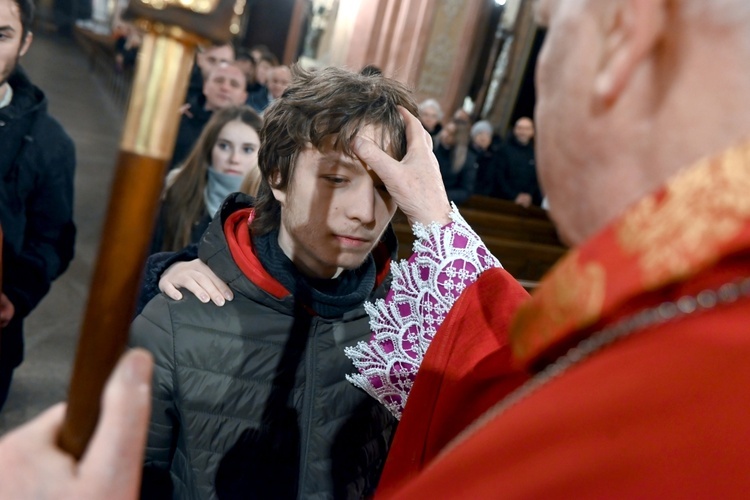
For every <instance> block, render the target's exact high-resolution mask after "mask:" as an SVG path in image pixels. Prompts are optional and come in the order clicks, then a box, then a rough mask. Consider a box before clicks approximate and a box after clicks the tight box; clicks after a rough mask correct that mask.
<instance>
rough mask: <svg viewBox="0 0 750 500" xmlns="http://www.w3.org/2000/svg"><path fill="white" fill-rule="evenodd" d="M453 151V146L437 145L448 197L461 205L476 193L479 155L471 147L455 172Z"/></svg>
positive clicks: (436, 155) (437, 153)
mask: <svg viewBox="0 0 750 500" xmlns="http://www.w3.org/2000/svg"><path fill="white" fill-rule="evenodd" d="M452 152H453V148H451V149H448V148H446V147H445V146H443V145H442V144H440V143H438V144H437V145H436V146H435V157H436V158H437V161H438V164H439V165H440V175H441V176H442V178H443V184H444V185H445V190H446V192H447V193H448V199H450V200H451V201H452V202H454V203H455V204H456V205H460V204H461V203H463V202H465V201H466V200H467V199H468V198H469V196H471V195H472V194H474V186H475V184H476V179H477V155H476V153H475V152H474V151H473V149H472V148H471V147H469V148H468V151H467V152H466V160H465V161H464V164H463V166H462V167H461V170H459V171H458V172H454V171H453V168H452V164H453V163H452V162H453V159H452V154H451V153H452Z"/></svg>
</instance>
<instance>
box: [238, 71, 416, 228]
mask: <svg viewBox="0 0 750 500" xmlns="http://www.w3.org/2000/svg"><path fill="white" fill-rule="evenodd" d="M398 106H403V107H404V108H406V109H407V110H408V111H409V112H410V113H413V114H414V115H417V114H418V111H417V104H416V102H415V101H414V98H413V97H412V94H411V91H410V90H409V89H408V88H407V87H406V86H405V85H404V84H402V83H400V82H398V81H396V80H391V79H389V78H384V77H382V76H379V75H372V76H367V75H362V74H360V73H352V72H350V71H346V70H343V69H340V68H333V67H331V68H325V69H320V70H317V71H307V70H304V69H302V68H301V67H299V66H294V67H293V68H292V84H291V85H290V86H289V88H288V89H287V90H286V91H285V92H284V94H283V95H282V96H281V98H279V99H277V100H276V101H274V102H273V103H272V104H271V106H269V107H268V109H266V112H265V115H264V124H263V128H262V130H261V132H260V144H261V146H260V150H259V152H258V164H259V167H260V171H261V175H262V179H261V185H260V189H259V190H258V196H257V199H256V205H255V217H254V219H253V222H252V225H251V228H252V230H253V233H254V234H256V235H261V234H266V233H268V232H270V231H273V230H275V229H277V228H278V227H279V224H280V220H281V206H280V205H279V202H278V201H276V198H274V196H273V192H272V191H271V188H272V187H273V188H275V189H280V190H286V189H288V188H289V186H290V181H291V179H292V176H293V175H294V169H295V166H296V163H297V159H298V158H299V155H300V153H301V152H302V151H303V150H304V149H305V148H307V147H309V146H312V147H314V148H316V149H319V150H320V149H323V148H324V147H325V146H327V145H329V144H333V147H334V148H335V149H337V150H339V151H342V152H343V153H344V154H346V155H349V156H355V155H354V152H353V151H352V149H351V142H352V140H353V139H354V137H355V136H356V135H357V134H358V133H359V132H360V131H361V130H362V129H363V128H364V127H366V126H368V125H372V126H374V127H376V128H377V129H379V130H380V132H381V134H382V138H381V141H380V142H381V144H385V143H389V144H390V147H389V150H390V151H389V154H391V155H392V156H393V157H394V158H395V159H396V160H401V159H402V158H403V157H404V155H405V154H406V130H405V125H404V122H403V119H402V118H401V115H400V114H399V112H398ZM386 138H387V139H388V140H385V139H386ZM331 139H333V140H331Z"/></svg>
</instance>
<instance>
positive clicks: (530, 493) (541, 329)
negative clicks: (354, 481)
mask: <svg viewBox="0 0 750 500" xmlns="http://www.w3.org/2000/svg"><path fill="white" fill-rule="evenodd" d="M748 193H750V144H746V145H743V146H741V147H738V148H735V149H732V150H730V151H728V152H726V153H724V154H722V155H720V156H718V157H716V158H712V159H709V160H704V161H701V162H700V163H699V164H697V165H695V166H693V167H691V168H689V169H686V170H685V171H683V172H682V173H680V174H679V175H678V176H676V177H675V178H674V179H672V180H671V181H670V182H669V183H668V184H667V185H666V186H665V187H664V188H663V189H661V190H660V191H659V192H657V193H655V194H653V195H650V196H648V197H646V198H644V199H642V200H641V201H639V202H638V203H637V204H636V205H634V206H633V207H631V208H630V209H629V210H628V211H626V213H624V214H623V215H622V216H621V217H619V218H618V219H617V220H616V221H614V222H613V223H612V224H610V225H609V226H608V227H607V228H605V229H604V230H603V231H601V232H600V233H598V234H597V235H596V236H594V237H593V238H592V239H590V240H589V241H588V242H586V243H585V244H583V245H582V246H580V247H579V248H578V249H576V250H574V251H571V252H570V253H569V254H568V255H567V256H566V257H565V258H564V259H563V260H562V261H561V262H560V263H559V264H558V265H557V266H556V267H555V269H554V270H553V271H552V272H551V273H550V274H549V275H548V276H547V277H546V278H545V279H544V281H543V283H542V284H541V286H540V288H539V289H538V290H537V291H536V292H535V294H534V296H533V297H532V298H531V299H530V300H529V301H527V302H525V303H524V304H523V305H521V306H520V310H519V311H518V312H517V314H516V315H515V319H514V321H513V324H512V327H511V329H510V334H509V338H510V346H511V348H512V351H513V358H514V360H515V361H511V359H510V357H504V356H503V353H504V352H505V349H503V348H502V347H501V346H500V344H501V343H502V341H503V339H504V333H503V332H502V331H499V330H498V329H497V328H495V327H493V325H496V326H497V325H499V326H500V328H502V325H503V324H504V323H505V317H504V315H505V314H506V313H507V312H508V311H506V310H502V311H500V312H499V313H497V314H496V313H495V312H494V309H493V308H495V307H497V306H498V304H506V306H503V307H504V308H507V302H504V301H503V300H501V297H499V296H498V295H497V294H498V293H506V292H503V291H502V289H503V287H504V286H505V281H506V275H504V274H503V271H497V270H494V271H488V272H485V273H484V274H482V275H481V277H480V278H479V280H478V281H477V282H476V283H475V284H473V285H471V286H470V287H469V288H468V289H467V290H466V291H465V292H464V295H462V297H461V298H460V299H459V301H458V302H457V303H456V308H454V310H452V311H451V313H450V314H449V316H448V317H447V318H446V321H445V323H444V324H443V325H442V326H441V327H440V329H439V330H438V333H437V335H436V336H435V339H434V341H433V343H432V345H431V346H430V349H429V350H428V351H427V354H426V355H425V359H424V361H423V365H422V367H423V368H427V371H425V372H424V373H425V377H424V378H423V377H422V374H423V371H422V368H420V372H419V374H418V376H417V378H416V381H415V384H414V387H413V389H412V391H411V393H410V395H409V400H408V403H407V405H406V408H405V410H404V417H403V420H402V425H401V426H400V427H399V429H398V433H397V435H396V439H395V442H394V446H393V448H392V451H391V453H392V454H391V455H389V462H388V464H387V465H386V472H385V473H384V477H383V482H382V483H381V486H382V489H381V490H379V492H378V497H379V498H550V497H560V498H612V497H628V498H632V497H644V496H645V497H660V498H680V497H691V498H696V497H697V498H705V497H714V498H727V497H745V496H747V495H748V493H747V491H750V473H748V470H747V465H746V464H747V463H750V422H748V414H750V393H749V391H748V388H749V387H750V281H743V280H747V278H750V195H748ZM738 284H742V286H739V285H738ZM702 292H703V293H702ZM683 297H688V299H683V301H682V302H680V299H681V298H683ZM691 297H692V299H690V298H691ZM717 298H718V299H717ZM521 300H522V299H520V298H519V302H520V301H521ZM691 300H692V304H693V305H694V304H696V303H697V304H699V306H698V307H690V304H691V302H690V301H691ZM660 305H662V307H663V309H664V311H669V310H672V311H673V310H674V309H675V308H676V307H677V306H678V305H679V306H680V309H682V310H684V311H685V312H683V313H680V314H678V315H677V316H676V317H675V318H674V319H666V318H667V317H666V316H665V317H664V318H661V317H660V314H655V316H654V317H655V318H656V319H654V321H653V323H651V324H650V326H646V327H643V326H642V324H641V326H640V327H639V326H637V325H636V326H631V327H623V331H626V332H627V333H626V334H625V335H624V336H623V337H622V338H621V339H619V340H616V341H615V342H614V343H612V344H610V345H604V346H603V347H601V348H600V349H597V350H596V351H595V352H593V354H591V356H589V357H586V358H585V359H582V360H580V361H577V362H571V363H570V364H569V366H566V367H564V368H563V369H562V373H561V374H560V375H558V376H555V377H550V378H549V379H546V378H545V380H547V381H546V382H543V383H541V384H540V385H539V387H538V388H537V389H536V390H534V391H531V392H530V393H529V394H528V395H526V396H525V397H523V398H521V399H520V400H519V401H518V402H516V403H515V404H512V405H510V406H508V407H502V406H497V407H495V408H490V409H489V410H488V411H487V412H486V413H485V414H484V415H483V416H482V419H481V422H480V423H478V424H477V425H473V426H469V428H468V429H466V430H465V431H464V432H463V433H462V434H461V435H460V436H459V437H458V438H456V439H455V440H453V441H452V442H451V443H450V444H449V445H448V446H447V447H444V448H443V445H444V441H445V438H446V437H448V438H450V437H452V436H453V435H455V434H456V433H457V431H458V428H463V427H465V423H466V422H469V421H471V420H473V419H475V418H476V417H478V416H479V414H480V413H481V412H482V411H483V410H484V408H485V407H487V406H489V405H491V402H489V401H488V400H487V399H488V398H493V397H494V398H495V401H500V400H502V399H503V396H504V395H505V394H507V393H508V391H509V390H510V389H512V387H511V386H514V385H518V377H519V373H518V372H517V371H514V368H513V367H514V366H516V365H514V363H518V364H520V365H522V366H524V367H525V368H526V369H527V370H528V371H529V373H538V372H539V371H540V370H543V369H544V368H545V367H547V366H549V365H550V364H551V363H554V362H555V361H556V360H559V358H560V357H561V356H563V355H565V353H566V352H567V351H568V350H569V349H570V348H572V347H575V346H576V345H578V344H579V342H580V341H581V340H583V339H587V338H590V339H599V338H601V336H600V335H599V333H600V332H601V331H602V330H605V329H608V328H612V327H613V325H616V324H618V322H620V321H621V320H624V319H628V318H633V317H634V316H635V315H638V314H639V313H643V311H656V312H658V311H660V310H659V309H658V308H659V306H660ZM692 309H694V310H695V311H694V312H693V310H692ZM643 324H645V323H643ZM482 350H486V352H489V353H490V356H488V357H487V359H486V363H485V360H484V359H483V358H482ZM433 358H434V359H433ZM449 363H450V364H449ZM462 364H464V366H466V367H470V368H471V369H472V370H476V374H474V373H472V375H471V376H466V372H465V370H463V367H462ZM433 368H434V369H435V370H438V371H437V372H436V373H433V372H432V370H433ZM440 369H443V370H447V371H448V373H457V374H459V375H461V374H463V375H462V378H461V379H460V380H457V381H454V380H445V379H444V377H441V375H440V372H439V370H440ZM441 391H447V396H444V395H442V394H441ZM462 394H463V399H462V397H461V395H462ZM475 394H476V395H477V399H476V402H477V404H472V403H474V401H475V400H474V399H473V398H472V395H475ZM512 398H513V396H511V399H512ZM425 401H426V402H427V403H428V404H424V402H425ZM488 403H489V405H488ZM407 418H408V419H409V420H407ZM420 422H421V423H422V425H424V426H426V429H422V430H421V431H420V430H418V429H417V427H418V424H419V423H420ZM404 423H406V424H407V425H403V424H404ZM420 432H421V434H420ZM404 433H407V434H411V435H407V436H402V434H404ZM420 440H421V441H420ZM402 446H404V447H405V448H402ZM440 448H442V450H441V449H440ZM433 457H434V458H433ZM415 464H416V465H415ZM394 471H396V472H394ZM398 471H406V472H405V473H400V472H398Z"/></svg>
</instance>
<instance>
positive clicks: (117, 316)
mask: <svg viewBox="0 0 750 500" xmlns="http://www.w3.org/2000/svg"><path fill="white" fill-rule="evenodd" d="M244 6H245V0H131V2H130V5H129V6H128V8H127V10H126V11H125V15H124V17H125V18H128V19H133V20H134V22H135V24H136V25H138V26H139V27H140V28H141V29H142V30H143V31H144V32H145V35H144V39H143V43H142V45H141V48H140V50H139V53H138V62H137V66H136V72H135V79H134V81H133V90H132V93H131V96H130V104H129V106H128V113H127V117H126V119H125V129H124V132H123V134H122V139H121V142H120V153H119V156H118V159H117V167H116V172H115V178H114V183H113V185H112V192H111V194H110V200H109V207H108V209H107V216H106V219H105V226H104V230H103V233H102V240H101V245H100V248H99V256H98V259H97V262H96V268H95V270H94V277H93V280H92V282H91V288H90V291H89V299H88V303H87V305H86V313H85V316H84V321H83V326H82V327H81V335H80V338H79V341H78V350H77V353H76V359H75V364H74V366H73V375H72V377H71V380H70V389H69V393H68V409H67V413H66V415H65V421H64V423H63V426H62V428H61V430H60V435H59V438H58V444H59V446H60V447H61V448H62V449H63V450H65V451H67V452H69V453H70V454H72V455H73V456H75V457H76V458H80V457H81V456H82V455H83V453H84V451H85V450H86V446H87V445H88V442H89V439H90V438H91V436H92V435H93V433H94V429H95V427H96V423H97V421H98V419H99V412H100V409H101V408H100V400H101V395H102V391H103V389H104V384H105V382H106V380H107V378H108V377H109V375H110V374H111V373H112V370H113V368H114V366H115V364H116V363H117V360H118V359H119V357H120V355H121V354H122V353H123V351H124V350H125V347H126V343H127V338H128V331H129V327H130V322H131V320H132V318H133V312H134V310H135V302H136V296H137V293H138V289H139V286H140V279H141V275H142V272H143V266H144V263H145V260H146V256H147V247H148V245H149V243H150V240H151V234H152V232H153V226H154V220H155V215H156V209H157V206H158V203H159V196H160V194H161V190H162V183H163V180H164V175H165V168H166V165H167V161H168V160H169V158H170V157H171V154H172V149H173V148H174V143H175V138H176V136H177V127H178V124H179V119H180V113H179V108H180V106H181V105H182V104H183V102H184V101H185V94H186V92H187V84H188V77H189V73H190V70H191V67H192V64H193V55H194V53H195V48H196V46H197V45H199V44H204V43H207V42H213V43H218V44H223V43H227V42H228V41H229V40H230V38H231V36H232V34H236V33H237V32H238V31H239V29H238V28H239V24H238V21H239V16H241V15H242V12H243V9H244Z"/></svg>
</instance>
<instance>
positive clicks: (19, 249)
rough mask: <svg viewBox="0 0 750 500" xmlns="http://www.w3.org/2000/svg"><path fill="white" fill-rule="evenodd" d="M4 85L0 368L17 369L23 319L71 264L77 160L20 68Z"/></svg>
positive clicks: (0, 147)
mask: <svg viewBox="0 0 750 500" xmlns="http://www.w3.org/2000/svg"><path fill="white" fill-rule="evenodd" d="M9 83H10V86H11V88H12V89H13V100H12V101H11V103H10V104H9V105H8V106H6V107H4V108H2V109H0V176H2V183H0V223H1V224H2V228H3V233H4V239H3V283H2V285H3V293H5V294H6V295H7V296H8V298H9V299H10V301H11V302H12V303H13V305H14V306H15V309H16V312H15V316H14V317H13V320H12V321H11V323H10V324H9V325H8V326H7V327H6V328H4V329H3V332H2V335H0V338H1V339H2V346H0V354H1V356H2V357H0V363H2V364H6V363H7V366H17V365H18V364H19V363H20V362H21V359H22V357H23V337H22V322H23V318H24V317H25V316H26V315H28V314H29V313H30V312H31V311H32V310H33V309H34V308H35V307H36V306H37V304H38V303H39V301H40V300H42V298H43V297H44V296H45V295H46V294H47V292H48V291H49V288H50V284H51V283H52V281H53V280H54V279H55V278H57V277H58V276H59V275H60V274H62V273H63V271H65V269H67V267H68V264H69V263H70V261H71V259H72V258H73V247H74V243H75V226H74V224H73V176H74V173H75V164H76V159H75V147H74V146H73V141H71V140H70V137H68V134H66V133H65V131H64V130H63V128H62V127H61V126H60V124H59V123H57V121H55V119H54V118H52V117H51V116H49V114H47V99H46V98H45V96H44V94H43V93H42V91H41V90H39V89H38V88H37V87H36V86H34V85H33V84H32V83H31V82H30V81H29V79H28V78H27V77H26V75H25V74H24V73H23V71H22V70H21V68H20V67H19V68H16V71H15V73H14V74H13V75H11V77H10V79H9ZM0 406H2V404H1V403H0Z"/></svg>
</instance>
